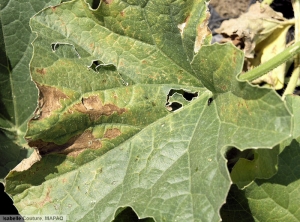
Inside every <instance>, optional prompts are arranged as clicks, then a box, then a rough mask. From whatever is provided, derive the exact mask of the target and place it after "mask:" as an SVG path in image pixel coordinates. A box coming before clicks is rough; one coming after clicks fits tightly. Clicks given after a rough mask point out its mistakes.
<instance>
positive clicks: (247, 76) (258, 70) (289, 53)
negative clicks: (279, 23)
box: [238, 42, 300, 81]
mask: <svg viewBox="0 0 300 222" xmlns="http://www.w3.org/2000/svg"><path fill="white" fill-rule="evenodd" d="M299 52H300V42H296V43H295V44H294V45H291V46H289V47H287V48H286V49H285V50H284V51H282V52H281V53H280V54H278V55H276V56H275V57H273V58H272V59H270V60H268V61H267V62H265V63H263V64H261V65H259V66H257V67H255V68H254V69H252V70H250V71H248V72H246V73H244V74H242V75H240V76H239V77H238V78H239V79H240V80H248V81H252V80H254V79H257V78H259V77H261V76H263V75H264V74H266V73H268V72H269V71H271V70H272V69H274V68H276V67H277V66H279V65H281V64H282V63H285V62H286V61H288V60H289V59H291V58H293V57H294V56H295V55H297V54H298V53H299Z"/></svg>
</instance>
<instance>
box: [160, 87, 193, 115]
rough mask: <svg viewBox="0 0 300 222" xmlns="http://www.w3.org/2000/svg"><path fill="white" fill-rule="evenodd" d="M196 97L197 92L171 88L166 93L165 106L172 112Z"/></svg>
mask: <svg viewBox="0 0 300 222" xmlns="http://www.w3.org/2000/svg"><path fill="white" fill-rule="evenodd" d="M197 97H198V92H194V93H193V92H187V91H185V90H183V89H171V90H170V91H169V93H168V95H167V102H166V108H167V110H168V111H171V112H174V111H176V110H178V109H180V108H181V107H183V106H184V105H186V104H188V103H189V102H191V101H192V100H193V99H195V98H197Z"/></svg>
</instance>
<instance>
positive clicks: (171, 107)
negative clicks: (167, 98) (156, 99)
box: [166, 102, 182, 112]
mask: <svg viewBox="0 0 300 222" xmlns="http://www.w3.org/2000/svg"><path fill="white" fill-rule="evenodd" d="M181 107H182V104H181V103H177V102H172V103H166V108H167V110H169V111H171V112H174V111H176V110H178V109H180V108H181Z"/></svg>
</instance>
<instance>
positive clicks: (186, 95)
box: [167, 89, 198, 101]
mask: <svg viewBox="0 0 300 222" xmlns="http://www.w3.org/2000/svg"><path fill="white" fill-rule="evenodd" d="M175 93H178V94H181V95H182V96H183V98H185V99H186V100H187V101H192V100H193V99H195V98H197V97H198V92H194V93H192V92H187V91H185V90H183V89H179V90H178V89H171V90H170V91H169V93H168V98H167V99H169V98H170V97H171V96H173V95H174V94H175Z"/></svg>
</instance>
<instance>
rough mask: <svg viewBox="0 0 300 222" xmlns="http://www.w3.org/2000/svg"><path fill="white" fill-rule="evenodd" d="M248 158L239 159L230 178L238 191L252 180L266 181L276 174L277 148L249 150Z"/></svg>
mask: <svg viewBox="0 0 300 222" xmlns="http://www.w3.org/2000/svg"><path fill="white" fill-rule="evenodd" d="M251 151H252V155H253V156H251V157H250V158H244V157H240V158H239V160H238V161H237V163H236V164H235V165H234V167H233V169H232V171H231V173H230V176H231V179H232V182H233V183H234V184H236V185H237V186H238V187H239V189H243V188H244V187H245V186H247V185H249V184H250V183H251V182H252V181H253V180H254V179H256V178H258V179H267V178H270V177H272V176H273V175H274V174H276V173H277V156H278V154H279V147H278V146H276V147H274V148H273V149H257V150H251Z"/></svg>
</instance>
